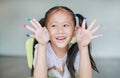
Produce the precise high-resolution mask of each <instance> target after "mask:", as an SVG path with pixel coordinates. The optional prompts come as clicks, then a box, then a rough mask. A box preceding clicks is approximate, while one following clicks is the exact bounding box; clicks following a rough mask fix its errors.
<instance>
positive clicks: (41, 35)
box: [26, 19, 49, 45]
mask: <svg viewBox="0 0 120 78" xmlns="http://www.w3.org/2000/svg"><path fill="white" fill-rule="evenodd" d="M30 23H31V24H32V25H33V27H34V28H32V27H30V26H28V25H27V24H26V28H27V29H28V30H30V31H31V32H33V33H34V35H31V37H33V38H35V39H36V40H37V41H38V43H40V44H42V45H44V44H47V42H48V41H49V33H48V31H47V29H46V28H45V27H44V28H43V27H42V26H41V25H40V24H39V23H38V22H37V21H36V20H35V19H33V20H31V21H30Z"/></svg>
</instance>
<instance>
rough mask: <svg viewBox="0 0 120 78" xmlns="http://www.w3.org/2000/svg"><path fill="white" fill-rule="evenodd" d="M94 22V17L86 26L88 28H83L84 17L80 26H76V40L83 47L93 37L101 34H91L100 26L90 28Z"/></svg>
mask: <svg viewBox="0 0 120 78" xmlns="http://www.w3.org/2000/svg"><path fill="white" fill-rule="evenodd" d="M95 22H96V19H94V20H93V22H92V23H91V24H90V25H89V26H88V28H87V29H85V23H86V19H84V20H83V23H82V27H77V31H76V40H77V43H78V45H79V46H81V47H85V46H87V45H88V44H89V43H90V42H91V41H92V40H93V39H96V38H99V37H101V36H102V34H98V35H93V34H94V33H95V32H96V31H97V30H98V29H99V28H100V25H98V26H96V27H95V28H94V29H92V27H93V25H94V23H95Z"/></svg>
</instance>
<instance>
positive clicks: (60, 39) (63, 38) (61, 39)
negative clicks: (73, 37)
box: [56, 36, 67, 42]
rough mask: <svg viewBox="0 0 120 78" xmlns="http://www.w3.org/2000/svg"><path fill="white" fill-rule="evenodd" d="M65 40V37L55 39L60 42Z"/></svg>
mask: <svg viewBox="0 0 120 78" xmlns="http://www.w3.org/2000/svg"><path fill="white" fill-rule="evenodd" d="M66 38H67V37H65V36H59V37H56V40H58V41H60V42H62V41H64V40H65V39H66Z"/></svg>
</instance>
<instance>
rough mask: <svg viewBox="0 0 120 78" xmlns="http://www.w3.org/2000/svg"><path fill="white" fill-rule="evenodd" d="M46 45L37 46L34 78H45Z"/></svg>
mask: <svg viewBox="0 0 120 78" xmlns="http://www.w3.org/2000/svg"><path fill="white" fill-rule="evenodd" d="M46 47H47V46H46V45H44V46H43V45H40V44H39V45H38V54H37V58H36V63H35V70H34V78H47V62H46Z"/></svg>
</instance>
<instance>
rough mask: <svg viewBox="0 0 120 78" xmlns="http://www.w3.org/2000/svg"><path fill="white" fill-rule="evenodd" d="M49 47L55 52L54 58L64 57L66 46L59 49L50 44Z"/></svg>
mask: <svg viewBox="0 0 120 78" xmlns="http://www.w3.org/2000/svg"><path fill="white" fill-rule="evenodd" d="M51 47H52V48H53V51H54V52H55V54H56V56H57V57H59V58H62V57H64V56H65V54H66V52H67V51H68V45H67V46H65V47H62V48H61V47H57V46H54V45H53V44H51Z"/></svg>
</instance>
